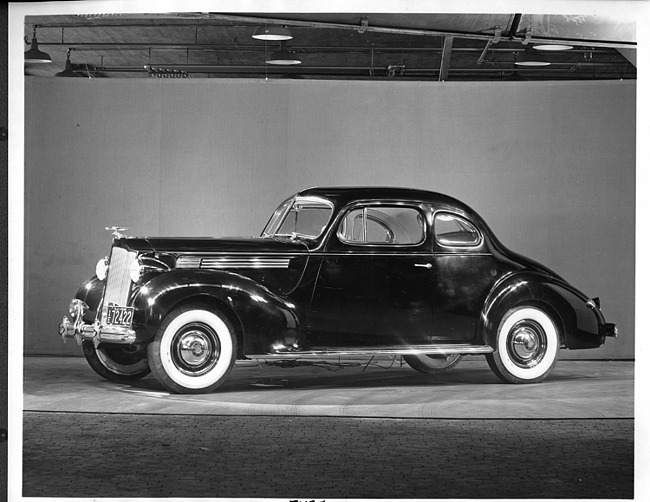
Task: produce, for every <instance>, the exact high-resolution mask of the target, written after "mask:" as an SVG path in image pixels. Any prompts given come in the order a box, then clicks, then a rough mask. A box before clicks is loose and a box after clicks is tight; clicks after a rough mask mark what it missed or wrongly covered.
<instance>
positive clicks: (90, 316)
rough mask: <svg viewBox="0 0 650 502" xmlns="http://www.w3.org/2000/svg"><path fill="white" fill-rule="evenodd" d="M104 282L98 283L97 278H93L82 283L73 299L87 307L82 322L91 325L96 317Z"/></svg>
mask: <svg viewBox="0 0 650 502" xmlns="http://www.w3.org/2000/svg"><path fill="white" fill-rule="evenodd" d="M104 286H105V283H104V281H100V280H99V279H98V278H97V276H93V277H92V278H90V279H88V280H87V281H86V282H84V283H83V284H82V285H81V287H80V288H79V290H78V291H77V294H76V295H74V297H75V298H76V299H78V300H81V301H82V302H84V303H85V304H86V305H88V310H87V311H86V312H85V313H84V321H85V322H87V323H92V322H94V321H95V318H96V316H97V309H98V308H99V304H100V303H101V301H102V296H103V294H104Z"/></svg>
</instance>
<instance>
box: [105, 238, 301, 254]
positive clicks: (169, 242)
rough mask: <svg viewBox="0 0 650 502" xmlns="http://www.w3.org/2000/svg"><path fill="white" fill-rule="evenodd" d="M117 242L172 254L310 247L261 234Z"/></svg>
mask: <svg viewBox="0 0 650 502" xmlns="http://www.w3.org/2000/svg"><path fill="white" fill-rule="evenodd" d="M118 242H120V243H121V245H123V246H124V247H128V248H130V249H133V250H134V251H144V252H147V251H150V252H161V253H163V252H164V253H172V254H203V253H210V254H212V253H218V254H229V253H236V254H241V253H250V254H251V255H255V254H275V253H278V254H286V253H306V252H307V251H308V250H309V247H308V246H307V244H306V243H305V242H303V241H295V240H289V239H272V238H264V239H263V238H260V237H131V238H124V239H119V240H118Z"/></svg>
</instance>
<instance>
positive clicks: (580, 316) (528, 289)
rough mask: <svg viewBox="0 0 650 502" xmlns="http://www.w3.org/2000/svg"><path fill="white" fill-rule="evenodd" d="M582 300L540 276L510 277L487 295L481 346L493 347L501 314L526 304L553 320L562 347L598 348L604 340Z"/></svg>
mask: <svg viewBox="0 0 650 502" xmlns="http://www.w3.org/2000/svg"><path fill="white" fill-rule="evenodd" d="M583 296H584V295H582V294H581V293H579V292H578V291H576V290H574V289H573V288H571V287H570V286H567V285H565V284H563V283H560V282H558V281H554V280H553V279H549V278H548V277H547V276H544V275H541V274H536V273H534V272H523V273H516V274H513V275H511V276H509V277H508V278H507V279H505V280H504V281H502V282H501V283H498V284H497V285H496V286H495V287H494V288H493V289H492V291H491V292H490V294H489V295H488V298H487V301H486V302H485V308H484V310H483V312H482V314H481V327H480V328H479V333H480V336H481V337H482V340H483V342H484V343H486V344H488V345H490V346H492V347H496V335H497V330H498V328H499V323H500V322H501V319H502V318H503V316H504V315H505V313H506V312H507V311H508V310H510V309H511V308H513V307H516V306H518V305H523V304H527V305H536V306H538V307H540V308H542V309H544V310H545V311H546V312H547V313H548V314H549V315H550V316H551V317H552V318H553V320H554V321H555V322H556V324H557V326H558V329H559V331H560V341H561V344H562V346H563V347H566V348H569V349H586V348H595V347H600V346H602V345H603V344H604V343H605V337H604V336H601V335H600V334H599V317H598V312H597V311H596V310H593V309H591V308H589V307H588V306H587V303H586V300H587V299H586V297H584V298H583ZM601 317H602V316H601Z"/></svg>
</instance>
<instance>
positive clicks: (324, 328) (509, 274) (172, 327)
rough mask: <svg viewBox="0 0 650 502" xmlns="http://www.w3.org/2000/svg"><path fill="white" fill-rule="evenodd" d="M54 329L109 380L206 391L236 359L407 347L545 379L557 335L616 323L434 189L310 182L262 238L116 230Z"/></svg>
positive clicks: (418, 354) (436, 363) (591, 335)
mask: <svg viewBox="0 0 650 502" xmlns="http://www.w3.org/2000/svg"><path fill="white" fill-rule="evenodd" d="M113 230H114V238H113V245H112V249H111V253H110V257H107V258H104V259H102V260H100V261H99V263H98V264H97V269H96V276H94V277H93V278H92V279H90V280H89V281H87V282H86V283H85V284H83V285H82V287H81V288H80V289H79V291H78V292H77V294H76V296H75V298H74V299H73V300H72V302H71V304H70V315H71V319H68V318H67V317H66V318H64V319H63V322H62V323H61V324H60V326H59V333H60V334H61V335H62V336H63V338H64V341H65V339H66V338H76V340H77V342H78V343H79V344H80V345H81V346H82V347H83V352H84V355H85V356H86V358H87V360H88V362H89V364H90V366H91V367H92V368H93V369H94V370H95V371H96V372H97V373H98V374H99V375H101V376H103V377H105V378H107V379H109V380H123V379H126V380H133V379H137V378H141V377H143V376H145V375H147V374H148V373H149V372H150V371H151V372H153V374H154V376H155V377H156V379H157V380H158V381H159V382H160V384H161V385H163V386H164V387H165V388H167V389H169V390H170V391H172V392H187V393H196V392H209V391H212V390H214V389H216V388H217V387H218V386H219V385H220V384H221V383H222V382H223V381H224V380H225V379H226V377H227V376H228V373H229V372H230V370H231V369H232V367H233V365H234V364H235V360H237V359H280V360H295V359H303V358H313V357H319V358H325V357H328V356H340V355H350V356H358V355H367V356H368V357H370V356H373V355H377V354H396V355H401V356H402V357H403V358H404V360H405V361H406V362H407V363H408V364H409V365H410V366H412V367H413V368H414V369H416V370H418V371H421V372H425V373H437V372H441V371H445V370H448V369H450V368H451V367H453V366H455V365H456V364H457V363H458V361H460V359H461V358H462V356H463V355H465V354H484V355H485V357H486V358H487V362H488V364H489V366H490V368H492V370H493V371H494V373H496V375H498V376H499V377H500V378H501V379H502V380H503V381H505V382H511V383H534V382H540V381H542V380H543V379H544V378H545V377H546V376H547V375H548V373H549V372H550V371H551V369H552V368H553V366H554V364H555V362H556V360H557V356H558V351H559V349H560V348H567V349H586V348H595V347H601V346H602V345H603V344H604V343H605V338H606V337H608V336H616V332H617V330H616V326H615V325H614V324H611V323H606V322H605V319H604V317H603V314H602V313H601V311H600V304H599V303H600V302H599V300H598V299H597V298H591V299H590V298H589V297H587V296H585V295H584V294H583V293H581V292H580V291H578V290H577V289H576V288H574V287H573V286H571V285H569V284H568V283H567V282H566V281H565V280H563V279H562V278H561V277H559V276H558V275H557V274H555V273H554V272H552V271H551V270H549V269H548V268H546V267H544V266H542V265H540V264H538V263H536V262H534V261H532V260H530V259H527V258H525V257H523V256H521V255H519V254H516V253H514V252H512V251H510V250H508V249H506V248H505V247H504V246H503V245H502V244H501V243H500V242H499V241H498V240H497V239H496V237H495V236H494V235H493V234H492V232H491V231H490V229H489V228H488V226H487V224H486V223H485V222H484V221H483V219H482V218H481V217H480V216H478V215H477V214H476V213H475V212H474V211H472V210H471V209H470V208H469V207H468V206H466V205H465V204H463V203H462V202H460V201H458V200H455V199H453V198H451V197H448V196H445V195H441V194H438V193H433V192H428V191H423V190H410V189H397V188H371V187H362V188H311V189H308V190H304V191H302V192H300V193H298V194H296V195H294V196H292V197H290V198H289V199H287V200H286V201H284V202H283V203H282V204H281V205H280V206H279V207H278V209H277V210H276V211H275V212H274V213H273V215H272V216H271V219H270V220H269V222H268V223H267V225H266V227H265V228H264V231H263V232H262V235H261V237H259V238H241V239H224V238H151V237H141V238H129V237H125V236H123V235H121V234H120V233H119V232H120V231H121V230H123V229H115V228H114V227H113Z"/></svg>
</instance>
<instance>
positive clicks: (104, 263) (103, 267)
mask: <svg viewBox="0 0 650 502" xmlns="http://www.w3.org/2000/svg"><path fill="white" fill-rule="evenodd" d="M107 272H108V257H106V256H105V257H104V258H102V259H101V260H99V261H98V262H97V265H95V275H96V276H97V279H99V280H100V281H103V280H104V279H106V273H107Z"/></svg>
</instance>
